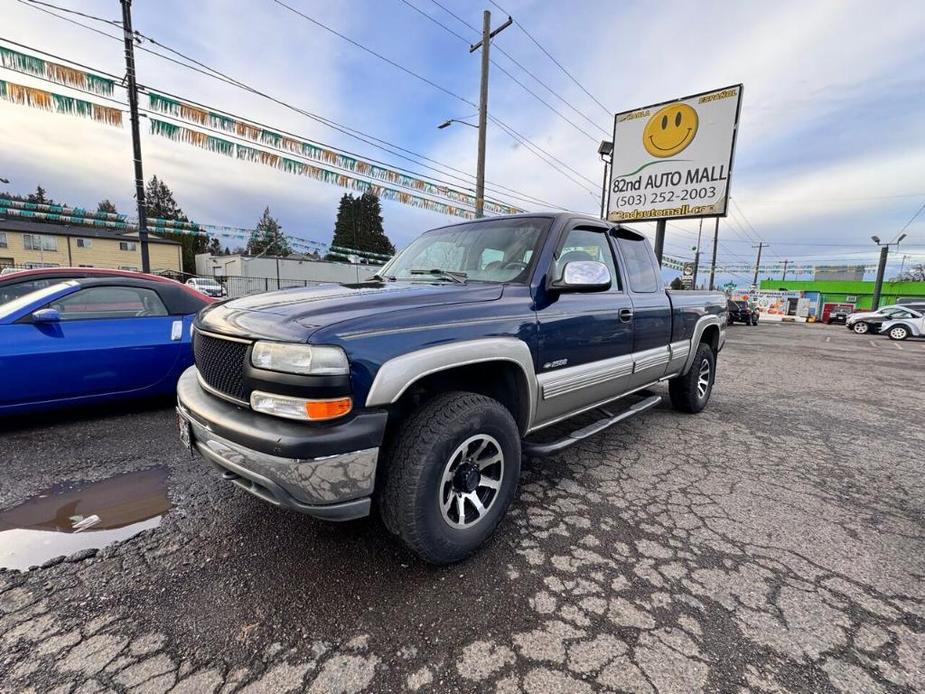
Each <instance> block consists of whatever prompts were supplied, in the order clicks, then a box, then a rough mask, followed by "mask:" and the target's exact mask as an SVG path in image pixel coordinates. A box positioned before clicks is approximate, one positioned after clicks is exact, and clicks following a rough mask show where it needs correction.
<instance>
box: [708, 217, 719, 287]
mask: <svg viewBox="0 0 925 694" xmlns="http://www.w3.org/2000/svg"><path fill="white" fill-rule="evenodd" d="M718 245H719V217H717V218H716V226H714V227H713V261H712V262H711V263H710V291H713V279H714V277H715V276H716V247H717V246H718Z"/></svg>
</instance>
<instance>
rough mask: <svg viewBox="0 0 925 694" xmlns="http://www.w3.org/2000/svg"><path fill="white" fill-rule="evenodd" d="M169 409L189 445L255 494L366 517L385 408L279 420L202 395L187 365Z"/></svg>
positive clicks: (312, 510)
mask: <svg viewBox="0 0 925 694" xmlns="http://www.w3.org/2000/svg"><path fill="white" fill-rule="evenodd" d="M177 414H178V416H179V417H180V418H181V419H183V420H185V421H186V422H189V425H190V438H191V444H192V448H193V449H194V450H196V451H197V452H198V453H199V454H200V455H201V456H202V457H203V458H205V459H206V460H208V461H209V462H211V463H213V464H214V465H216V466H217V467H218V468H219V469H220V470H221V472H222V476H223V478H224V479H226V480H229V481H231V482H233V483H235V484H236V485H238V486H239V487H241V488H242V489H244V490H246V491H248V492H250V493H251V494H254V495H255V496H257V497H259V498H260V499H262V500H264V501H266V502H268V503H271V504H273V505H275V506H280V507H283V508H287V509H290V510H294V511H299V512H301V513H306V514H308V515H311V516H315V517H317V518H322V519H325V520H334V521H342V520H351V519H353V518H360V517H363V516H366V515H369V510H370V496H371V494H372V492H373V487H374V485H375V481H376V465H377V461H378V459H379V447H380V445H381V444H382V438H383V436H384V433H385V422H386V418H387V414H386V412H385V411H371V412H363V413H360V414H356V415H354V416H352V417H351V418H350V420H349V421H347V422H344V423H341V424H336V425H328V426H320V425H317V424H310V423H307V422H306V423H304V424H303V423H301V422H293V421H289V420H282V419H279V418H277V417H271V416H269V415H264V414H259V413H256V412H253V411H251V410H249V409H245V408H242V407H238V406H236V405H234V404H232V403H228V402H225V401H224V400H221V399H219V398H217V397H215V396H213V395H210V394H208V393H206V392H205V391H204V390H203V389H202V388H201V387H200V385H199V382H198V374H197V371H196V368H195V367H190V368H189V369H187V370H186V371H185V372H184V374H183V375H182V376H181V377H180V381H179V382H178V384H177Z"/></svg>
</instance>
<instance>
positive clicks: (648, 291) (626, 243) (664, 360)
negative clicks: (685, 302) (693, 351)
mask: <svg viewBox="0 0 925 694" xmlns="http://www.w3.org/2000/svg"><path fill="white" fill-rule="evenodd" d="M613 236H614V237H615V239H616V243H617V247H618V248H619V251H620V257H621V258H622V261H623V269H624V274H625V275H626V284H627V293H628V294H629V297H630V299H631V301H632V304H633V323H634V325H635V331H634V339H633V359H634V365H633V376H632V378H631V379H630V385H631V387H634V388H636V387H639V386H643V385H646V384H647V383H651V382H652V381H657V380H658V379H659V378H661V377H662V376H664V375H665V371H666V369H667V368H668V360H669V357H670V351H669V349H668V344H669V343H670V342H671V302H670V301H669V299H668V294H666V293H665V288H664V286H663V285H662V278H661V271H660V269H659V266H658V261H657V260H656V259H655V253H653V252H652V247H651V246H650V245H649V242H648V241H647V240H646V238H645V237H644V236H641V235H640V234H637V233H635V232H633V231H630V230H629V229H617V230H615V231H614V234H613Z"/></svg>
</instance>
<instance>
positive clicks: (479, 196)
mask: <svg viewBox="0 0 925 694" xmlns="http://www.w3.org/2000/svg"><path fill="white" fill-rule="evenodd" d="M513 23H514V20H513V19H511V18H510V17H508V18H507V21H506V22H505V23H504V24H502V25H501V26H499V27H498V28H497V29H495V30H494V31H492V30H491V12H490V11H488V10H485V11H484V12H483V13H482V40H481V41H479V42H478V43H476V44H474V45H472V46H470V47H469V52H470V53H474V52H475V51H477V50H478V49H479V47H481V49H482V82H481V86H480V87H479V158H478V164H477V166H476V172H475V216H476V217H483V216H484V215H485V136H486V132H487V130H488V66H489V55H488V51H489V48H490V47H491V40H492V39H493V38H494V37H495V36H497V35H498V34H500V33H501V32H502V31H504V30H505V29H507V28H508V27H509V26H511V24H513Z"/></svg>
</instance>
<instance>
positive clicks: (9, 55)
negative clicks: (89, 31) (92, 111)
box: [0, 46, 115, 96]
mask: <svg viewBox="0 0 925 694" xmlns="http://www.w3.org/2000/svg"><path fill="white" fill-rule="evenodd" d="M0 67H5V68H7V69H8V70H15V71H16V72H21V73H23V74H24V75H35V76H36V77H42V78H44V79H47V80H48V81H50V82H55V83H56V84H62V85H64V86H65V87H74V88H75V89H83V90H84V91H88V92H93V93H94V94H100V95H102V96H112V88H113V86H114V85H115V82H113V80H111V79H109V78H107V77H101V76H100V75H94V74H93V73H92V72H85V71H83V70H78V69H77V68H73V67H68V66H67V65H61V64H60V63H53V62H51V61H49V60H43V59H41V58H37V57H35V56H32V55H26V54H25V53H19V52H18V51H14V50H11V49H9V48H5V47H3V46H0Z"/></svg>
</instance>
